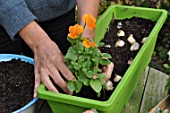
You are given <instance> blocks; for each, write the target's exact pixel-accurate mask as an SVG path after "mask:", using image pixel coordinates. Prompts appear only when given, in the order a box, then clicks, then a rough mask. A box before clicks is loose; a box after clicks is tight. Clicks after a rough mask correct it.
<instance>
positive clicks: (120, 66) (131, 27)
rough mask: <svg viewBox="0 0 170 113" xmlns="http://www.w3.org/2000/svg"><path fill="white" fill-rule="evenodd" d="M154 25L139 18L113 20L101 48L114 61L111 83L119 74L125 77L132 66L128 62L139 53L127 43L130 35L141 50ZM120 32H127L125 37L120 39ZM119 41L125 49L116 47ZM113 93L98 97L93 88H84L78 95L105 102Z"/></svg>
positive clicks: (107, 92) (104, 92)
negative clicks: (131, 49) (118, 34)
mask: <svg viewBox="0 0 170 113" xmlns="http://www.w3.org/2000/svg"><path fill="white" fill-rule="evenodd" d="M120 23H121V24H120ZM154 25H155V23H154V22H153V21H151V20H147V19H143V18H138V17H133V18H130V19H124V20H114V18H113V19H112V20H111V22H110V24H109V27H108V29H107V32H106V34H105V36H104V38H103V40H101V41H102V42H104V43H105V46H103V47H101V48H99V49H100V51H101V52H104V53H109V54H110V55H111V56H112V59H110V60H111V61H112V62H113V63H114V70H113V72H112V77H111V79H110V80H111V81H113V78H114V75H115V74H118V75H120V76H122V77H123V75H124V74H125V72H126V70H127V69H128V67H129V66H130V64H128V61H129V60H130V59H134V58H135V56H136V55H137V53H138V51H139V50H136V51H130V46H131V44H130V43H129V42H128V41H127V38H128V37H129V35H130V34H133V37H134V38H135V40H136V42H138V43H139V44H140V47H139V49H140V48H141V46H142V45H143V43H141V41H142V39H143V38H144V37H148V35H149V33H150V32H151V30H152V29H153V27H154ZM119 30H123V31H124V32H125V36H121V37H118V36H117V32H118V31H119ZM118 39H121V40H123V41H124V42H125V45H124V46H123V47H115V43H116V41H117V40H118ZM106 45H107V46H106ZM113 84H114V88H115V87H116V86H117V84H118V83H115V82H114V83H113ZM112 92H113V90H112V91H102V93H101V96H100V97H97V96H96V93H95V92H94V91H93V90H92V89H91V88H89V87H88V88H87V87H83V90H82V91H81V92H80V93H78V94H76V95H77V96H81V97H86V98H91V99H96V100H103V101H104V100H108V99H109V97H110V95H111V94H112Z"/></svg>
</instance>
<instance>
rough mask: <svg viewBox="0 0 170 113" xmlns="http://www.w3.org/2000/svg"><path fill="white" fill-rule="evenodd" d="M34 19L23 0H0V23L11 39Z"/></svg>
mask: <svg viewBox="0 0 170 113" xmlns="http://www.w3.org/2000/svg"><path fill="white" fill-rule="evenodd" d="M35 19H37V18H36V17H35V16H34V15H33V14H32V13H31V11H30V10H29V9H28V7H27V5H26V3H25V1H24V0H0V25H1V26H3V27H4V29H5V30H6V32H7V33H8V35H9V36H10V38H11V39H12V40H14V36H15V35H16V34H17V33H18V31H19V30H20V29H22V28H23V27H24V26H25V25H27V24H28V23H30V22H31V21H33V20H35Z"/></svg>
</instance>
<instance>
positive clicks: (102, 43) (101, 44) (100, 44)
mask: <svg viewBox="0 0 170 113" xmlns="http://www.w3.org/2000/svg"><path fill="white" fill-rule="evenodd" d="M104 45H105V43H104V42H98V43H97V47H102V46H104Z"/></svg>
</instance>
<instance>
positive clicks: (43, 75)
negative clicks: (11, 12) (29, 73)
mask: <svg viewBox="0 0 170 113" xmlns="http://www.w3.org/2000/svg"><path fill="white" fill-rule="evenodd" d="M19 35H20V36H21V38H22V39H23V40H24V41H25V42H26V43H27V45H28V46H29V47H30V48H31V49H32V51H33V53H34V68H35V70H34V71H35V86H34V97H37V89H38V87H39V85H40V83H41V82H42V83H43V84H44V85H45V86H46V87H47V89H48V90H49V91H54V92H58V90H57V89H56V88H55V86H54V85H53V83H52V81H51V80H50V77H51V78H52V79H53V80H54V82H55V83H56V84H57V85H58V86H59V87H60V88H61V89H62V90H63V91H65V92H66V93H69V94H70V92H69V90H68V88H67V85H66V82H65V81H64V79H63V78H62V76H61V75H60V73H61V74H62V75H63V77H64V78H65V79H66V80H72V79H74V78H75V77H74V75H73V74H72V73H71V71H70V70H69V69H68V68H67V66H66V65H65V64H64V57H63V55H62V53H61V51H60V50H59V48H58V46H57V45H56V44H55V43H54V42H53V41H52V40H51V39H50V38H49V37H48V35H47V34H46V33H45V31H44V30H43V29H42V28H41V27H40V26H39V25H38V24H37V23H36V22H35V21H32V22H30V23H29V24H27V25H26V26H24V27H23V28H22V29H21V30H20V31H19ZM59 72H60V73H59Z"/></svg>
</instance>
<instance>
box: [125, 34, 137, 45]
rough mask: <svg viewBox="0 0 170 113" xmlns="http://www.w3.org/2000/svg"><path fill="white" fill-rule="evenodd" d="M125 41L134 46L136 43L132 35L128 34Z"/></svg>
mask: <svg viewBox="0 0 170 113" xmlns="http://www.w3.org/2000/svg"><path fill="white" fill-rule="evenodd" d="M127 40H128V42H129V43H130V44H134V43H135V42H136V40H135V38H134V37H133V34H130V35H129V37H128V39H127Z"/></svg>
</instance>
